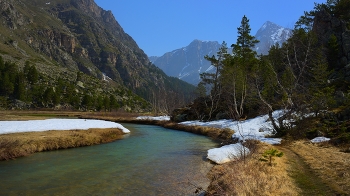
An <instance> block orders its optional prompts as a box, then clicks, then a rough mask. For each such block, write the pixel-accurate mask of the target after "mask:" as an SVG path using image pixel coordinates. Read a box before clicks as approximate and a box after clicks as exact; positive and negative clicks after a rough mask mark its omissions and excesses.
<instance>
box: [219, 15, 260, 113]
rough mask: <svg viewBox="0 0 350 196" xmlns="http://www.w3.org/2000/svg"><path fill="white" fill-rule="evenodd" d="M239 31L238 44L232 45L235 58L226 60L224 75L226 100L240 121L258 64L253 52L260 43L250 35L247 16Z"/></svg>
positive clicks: (231, 57) (223, 82)
mask: <svg viewBox="0 0 350 196" xmlns="http://www.w3.org/2000/svg"><path fill="white" fill-rule="evenodd" d="M237 30H238V37H237V42H236V44H232V45H231V47H232V54H233V56H230V58H227V59H226V60H225V65H224V67H223V74H222V84H223V86H224V90H223V91H224V92H225V100H226V102H227V106H228V109H229V113H230V115H231V117H232V118H233V119H239V118H241V117H242V116H243V114H244V107H245V101H246V98H247V93H248V89H250V83H249V82H250V76H251V72H252V70H253V69H254V67H255V66H256V64H257V63H258V61H257V59H256V52H255V51H253V50H252V48H253V47H254V45H255V44H256V43H258V41H257V40H256V39H255V37H254V36H252V35H250V30H251V29H250V25H249V20H248V18H247V17H246V16H243V18H242V21H241V26H240V27H238V28H237Z"/></svg>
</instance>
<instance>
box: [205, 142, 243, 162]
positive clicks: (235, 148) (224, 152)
mask: <svg viewBox="0 0 350 196" xmlns="http://www.w3.org/2000/svg"><path fill="white" fill-rule="evenodd" d="M248 153H249V149H248V148H246V147H244V146H243V145H242V144H240V143H237V144H230V145H226V146H222V147H221V148H213V149H210V150H208V156H207V158H208V159H209V160H211V161H213V162H215V163H217V164H223V163H227V162H230V161H232V160H234V159H237V158H239V157H241V156H243V155H244V154H248Z"/></svg>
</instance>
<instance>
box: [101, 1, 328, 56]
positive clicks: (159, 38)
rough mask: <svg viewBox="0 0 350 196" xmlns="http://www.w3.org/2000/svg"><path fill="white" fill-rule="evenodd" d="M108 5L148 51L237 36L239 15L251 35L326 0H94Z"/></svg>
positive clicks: (232, 40)
mask: <svg viewBox="0 0 350 196" xmlns="http://www.w3.org/2000/svg"><path fill="white" fill-rule="evenodd" d="M95 2H96V3H97V5H99V6H100V7H102V8H103V9H105V10H111V11H112V13H113V15H114V17H115V18H116V20H117V21H118V23H119V24H120V25H121V26H122V28H123V29H124V31H125V32H126V33H127V34H129V35H130V36H131V37H132V38H133V39H134V40H135V41H136V43H137V44H138V46H139V47H140V48H141V49H142V50H143V51H144V52H145V53H146V54H147V55H148V56H161V55H163V54H164V53H166V52H170V51H173V50H175V49H179V48H182V47H185V46H187V45H188V44H190V43H191V42H192V41H193V40H194V39H199V40H203V41H218V42H219V43H222V42H223V41H225V42H226V43H227V44H228V45H231V44H233V43H235V42H236V40H237V27H239V26H240V22H241V19H242V17H243V15H246V16H247V17H248V19H249V20H250V22H249V24H250V27H251V29H252V30H251V34H252V35H255V33H256V32H257V31H258V29H259V28H260V27H261V26H262V25H263V24H264V23H265V22H266V21H271V22H274V23H276V24H278V25H281V26H283V27H288V28H293V27H294V23H295V22H296V21H297V20H298V19H299V17H300V16H301V15H303V14H304V11H310V10H312V9H313V7H314V2H317V3H325V2H326V0H95Z"/></svg>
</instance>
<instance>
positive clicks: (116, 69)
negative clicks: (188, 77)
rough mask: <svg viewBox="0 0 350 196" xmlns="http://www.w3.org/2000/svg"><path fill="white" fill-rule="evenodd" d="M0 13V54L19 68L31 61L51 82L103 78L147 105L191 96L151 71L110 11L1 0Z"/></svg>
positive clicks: (68, 1)
mask: <svg viewBox="0 0 350 196" xmlns="http://www.w3.org/2000/svg"><path fill="white" fill-rule="evenodd" d="M0 13H1V15H0V54H1V55H2V56H3V57H4V59H6V60H12V61H16V62H17V63H18V64H19V65H20V66H21V65H23V64H24V62H25V61H30V62H32V63H35V65H36V66H37V68H38V70H39V71H40V72H42V73H45V74H47V75H50V76H52V77H53V78H56V77H58V76H62V75H67V79H68V78H70V79H71V80H73V78H71V77H70V76H68V75H72V76H75V75H76V73H77V72H78V71H81V72H83V73H85V74H86V75H89V76H92V77H93V78H99V79H101V80H102V79H103V78H105V77H106V76H107V77H108V78H110V79H111V80H113V82H115V83H116V84H118V85H119V86H125V87H127V88H129V89H131V90H132V91H133V92H135V93H137V94H138V95H140V96H142V97H143V98H146V99H148V100H151V99H152V97H154V94H155V92H157V93H158V92H160V91H162V92H164V93H163V96H165V97H166V96H167V95H168V94H169V96H170V97H174V96H179V97H184V96H185V95H188V94H190V92H191V91H192V90H193V87H192V86H191V85H189V84H186V83H184V82H181V81H177V80H176V79H174V78H169V77H168V76H166V75H165V74H164V73H163V72H162V71H161V70H160V69H158V68H157V67H155V66H154V65H152V64H151V63H150V62H149V60H148V57H147V55H146V54H145V53H144V52H143V51H142V50H141V49H140V48H139V47H138V45H137V44H136V42H135V41H134V40H133V39H132V37H130V36H129V35H128V34H126V33H125V32H124V30H123V28H122V27H121V26H120V25H119V24H118V22H117V21H116V19H115V18H114V16H113V14H112V13H111V11H105V10H103V9H102V8H100V7H99V6H98V5H97V4H96V3H95V2H94V1H93V0H51V1H41V0H21V1H17V0H0ZM65 72H66V73H69V74H64V73H65ZM71 73H73V74H71ZM74 73H75V74H74ZM182 87H184V88H182ZM170 94H171V95H170Z"/></svg>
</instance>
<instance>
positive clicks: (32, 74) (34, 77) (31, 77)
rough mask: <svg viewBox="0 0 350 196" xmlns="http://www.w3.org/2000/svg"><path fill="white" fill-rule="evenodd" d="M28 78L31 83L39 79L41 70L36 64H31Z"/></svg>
mask: <svg viewBox="0 0 350 196" xmlns="http://www.w3.org/2000/svg"><path fill="white" fill-rule="evenodd" d="M27 80H28V82H29V83H30V84H35V83H37V82H38V80H39V72H38V70H37V69H36V68H35V66H34V65H31V66H30V68H29V70H28V73H27Z"/></svg>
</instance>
